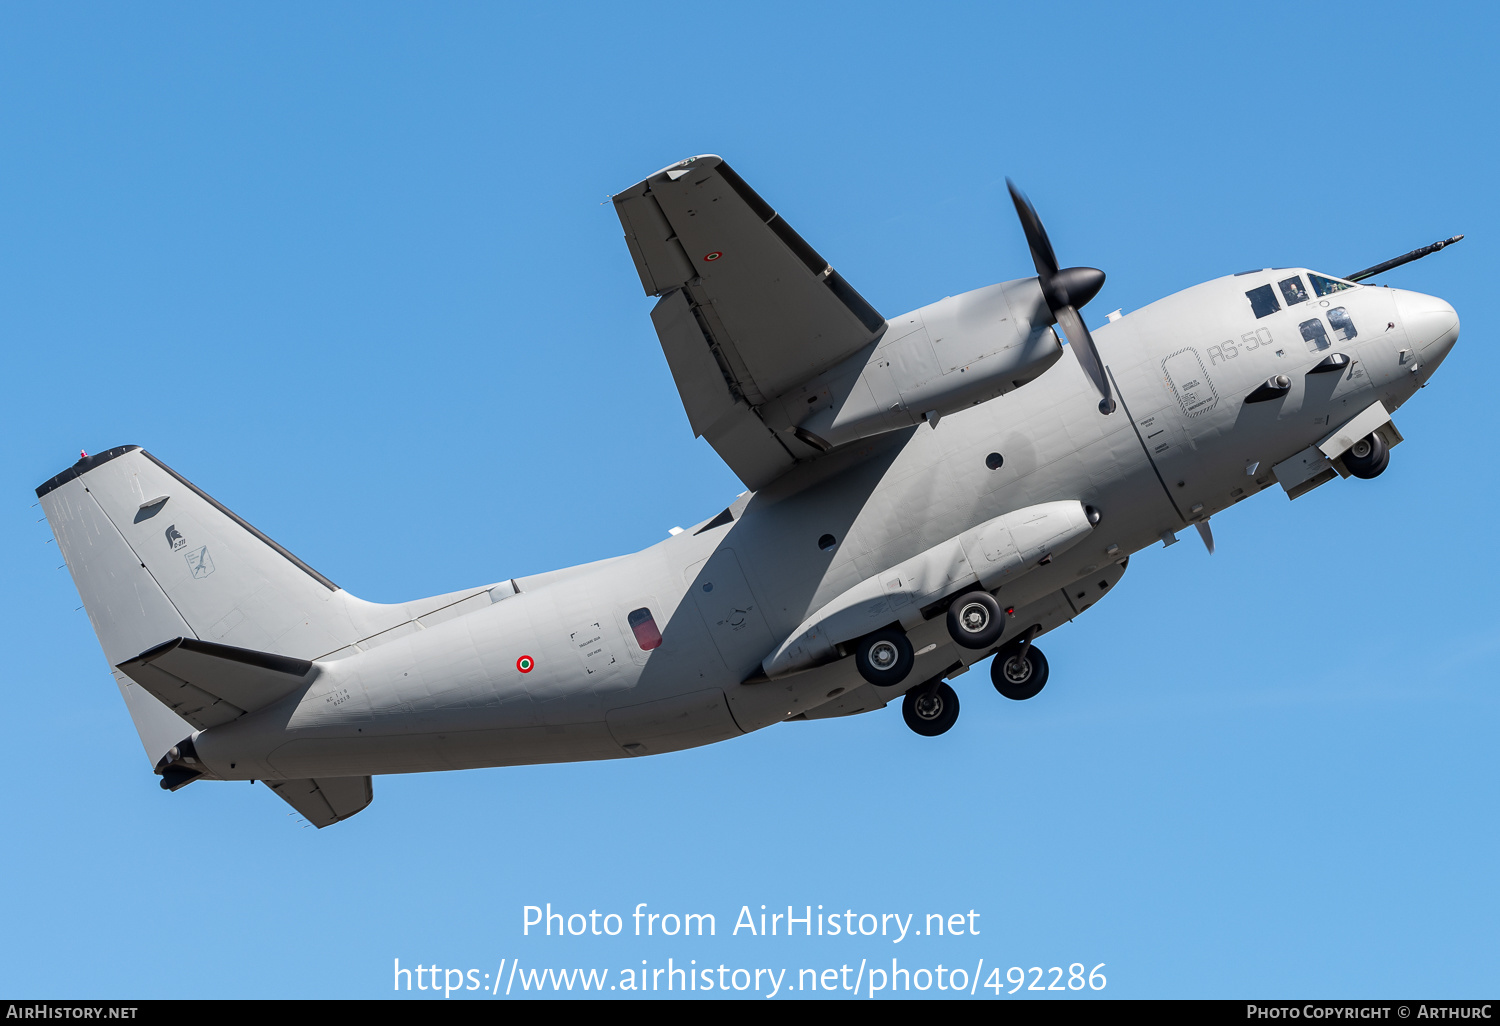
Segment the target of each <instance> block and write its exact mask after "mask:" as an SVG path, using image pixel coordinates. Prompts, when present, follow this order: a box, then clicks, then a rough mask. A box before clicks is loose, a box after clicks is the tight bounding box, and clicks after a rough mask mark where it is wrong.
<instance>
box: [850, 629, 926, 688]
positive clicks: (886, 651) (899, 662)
mask: <svg viewBox="0 0 1500 1026" xmlns="http://www.w3.org/2000/svg"><path fill="white" fill-rule="evenodd" d="M916 661H917V657H916V655H915V654H913V652H912V648H911V642H910V641H908V640H907V638H906V635H905V634H903V633H901V632H900V631H898V630H893V629H891V628H889V627H888V628H886V629H885V630H880V631H875V632H874V633H873V634H866V635H865V636H864V637H863V638H860V639H859V641H858V642H856V643H855V646H854V665H855V667H856V668H857V669H858V670H859V675H860V676H861V677H863V678H864V679H865V680H867V681H869V682H870V683H871V684H874V685H875V686H876V687H880V688H889V687H895V686H896V685H897V684H900V683H901V682H902V681H903V680H905V679H906V675H907V674H908V673H911V668H912V664H913V663H915V662H916Z"/></svg>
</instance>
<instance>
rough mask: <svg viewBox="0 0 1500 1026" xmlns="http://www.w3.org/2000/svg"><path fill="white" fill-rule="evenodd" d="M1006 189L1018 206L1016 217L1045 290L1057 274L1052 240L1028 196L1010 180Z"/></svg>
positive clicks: (1006, 183)
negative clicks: (1049, 280)
mask: <svg viewBox="0 0 1500 1026" xmlns="http://www.w3.org/2000/svg"><path fill="white" fill-rule="evenodd" d="M1005 187H1006V188H1007V189H1009V190H1010V198H1011V202H1013V203H1014V204H1015V205H1016V216H1017V217H1019V218H1020V219H1021V230H1022V231H1024V232H1025V233H1026V244H1027V245H1028V246H1030V247H1031V262H1032V263H1033V264H1035V265H1036V273H1037V277H1039V278H1041V279H1042V287H1043V288H1044V289H1045V288H1046V287H1047V279H1049V278H1051V277H1052V276H1053V275H1054V274H1056V273H1057V255H1056V254H1055V253H1053V252H1052V240H1051V239H1049V238H1047V229H1045V228H1043V227H1042V219H1041V218H1040V217H1037V216H1036V208H1035V207H1033V206H1032V205H1031V200H1029V199H1027V198H1026V194H1025V193H1024V192H1022V191H1021V190H1020V189H1017V188H1016V183H1015V182H1013V181H1011V180H1010V179H1009V178H1007V179H1006V180H1005Z"/></svg>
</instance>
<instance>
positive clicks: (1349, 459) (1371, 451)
mask: <svg viewBox="0 0 1500 1026" xmlns="http://www.w3.org/2000/svg"><path fill="white" fill-rule="evenodd" d="M1390 463H1391V450H1390V449H1388V448H1386V445H1385V439H1384V438H1381V437H1380V432H1378V431H1377V432H1375V433H1374V434H1372V435H1366V436H1365V437H1364V438H1361V439H1360V440H1359V441H1357V442H1355V443H1354V445H1353V446H1352V447H1351V448H1350V449H1349V451H1348V452H1346V453H1344V469H1345V470H1347V471H1349V473H1351V474H1353V475H1354V476H1355V477H1361V478H1365V479H1366V480H1368V479H1370V478H1372V477H1379V476H1380V475H1381V473H1382V472H1384V470H1385V468H1386V467H1388V466H1390Z"/></svg>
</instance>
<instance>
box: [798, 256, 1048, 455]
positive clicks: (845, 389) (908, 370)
mask: <svg viewBox="0 0 1500 1026" xmlns="http://www.w3.org/2000/svg"><path fill="white" fill-rule="evenodd" d="M1051 323H1052V314H1051V312H1050V311H1049V310H1048V309H1047V303H1046V301H1045V300H1044V299H1043V297H1042V290H1041V286H1039V285H1038V284H1037V280H1036V279H1035V278H1023V279H1020V280H1018V281H1008V282H1002V283H1001V284H999V285H990V286H987V287H985V288H982V289H975V290H974V291H973V292H965V293H964V294H962V295H959V296H950V297H948V298H947V299H943V300H940V301H939V302H936V303H933V304H932V305H930V306H924V307H922V308H921V309H920V310H914V311H912V312H911V313H909V314H903V315H902V316H900V317H894V318H892V319H891V321H890V328H889V330H887V331H886V333H885V334H884V335H883V336H882V337H881V338H880V339H879V340H878V341H876V342H875V343H872V344H871V346H870V347H868V348H866V349H862V350H861V351H860V352H858V353H855V354H854V355H853V356H851V357H849V358H848V359H847V360H845V361H843V362H842V363H840V364H839V365H838V366H836V367H834V368H833V369H832V370H830V371H828V372H827V373H826V374H823V375H821V376H820V377H819V378H818V379H817V380H815V381H813V382H810V383H809V384H808V385H807V386H806V387H805V388H802V389H799V390H796V391H795V392H793V393H792V394H789V395H787V396H785V397H783V398H782V400H781V401H780V402H779V404H778V405H780V407H781V410H780V411H779V412H780V416H779V417H777V418H776V419H777V420H781V421H782V422H783V423H785V424H788V425H790V426H791V427H792V430H793V433H794V434H795V435H796V436H797V437H798V438H800V439H801V440H802V441H803V442H806V443H807V444H808V445H811V446H812V447H814V448H816V449H821V450H824V451H827V450H829V449H833V448H836V447H838V446H840V445H844V444H847V443H849V442H853V441H855V440H857V439H860V438H868V437H870V436H872V435H879V434H884V433H885V432H887V431H894V430H897V429H899V428H903V427H910V426H911V425H912V424H915V423H917V422H919V421H921V420H922V419H923V418H929V419H931V418H936V417H942V416H946V415H947V414H950V413H957V412H958V411H959V410H962V409H964V408H966V407H969V406H974V405H976V404H978V403H982V402H984V401H986V400H988V399H993V398H995V397H996V396H998V395H1003V394H1004V393H1006V392H1009V391H1011V390H1012V389H1015V388H1019V387H1020V386H1021V385H1024V384H1026V383H1027V382H1028V381H1031V380H1032V379H1034V378H1036V377H1038V376H1039V375H1040V374H1041V373H1042V372H1043V371H1045V370H1046V369H1047V368H1048V367H1051V366H1052V365H1053V364H1054V363H1056V362H1057V360H1058V358H1059V357H1060V356H1061V355H1062V345H1061V343H1060V342H1059V341H1058V339H1057V335H1056V333H1055V332H1054V331H1053V330H1052V328H1051V327H1050V325H1051Z"/></svg>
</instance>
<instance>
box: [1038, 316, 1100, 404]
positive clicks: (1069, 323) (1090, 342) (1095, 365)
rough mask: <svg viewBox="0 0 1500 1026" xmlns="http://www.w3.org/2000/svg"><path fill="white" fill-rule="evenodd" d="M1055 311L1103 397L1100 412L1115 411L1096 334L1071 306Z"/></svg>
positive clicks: (1075, 351) (1058, 321) (1079, 358)
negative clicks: (1096, 346) (1097, 346)
mask: <svg viewBox="0 0 1500 1026" xmlns="http://www.w3.org/2000/svg"><path fill="white" fill-rule="evenodd" d="M1053 313H1055V314H1056V315H1057V323H1058V324H1059V325H1060V326H1061V327H1062V330H1063V332H1064V333H1065V334H1066V335H1067V336H1068V341H1069V342H1071V343H1072V344H1073V353H1074V355H1076V356H1077V357H1078V362H1079V363H1080V364H1082V365H1083V370H1084V373H1086V374H1087V375H1088V376H1089V380H1090V381H1092V382H1093V383H1094V387H1095V388H1097V389H1098V390H1099V394H1100V395H1101V396H1102V397H1103V398H1101V399H1100V400H1099V412H1100V413H1106V414H1108V413H1114V412H1115V400H1114V397H1113V396H1112V395H1110V391H1109V378H1108V377H1107V376H1106V375H1105V373H1104V361H1103V360H1101V359H1100V358H1099V350H1098V349H1097V348H1095V346H1094V336H1092V335H1090V334H1089V329H1088V328H1086V327H1084V325H1083V318H1082V317H1080V316H1078V311H1077V310H1075V309H1073V308H1072V307H1071V306H1065V307H1063V308H1062V309H1060V310H1054V311H1053Z"/></svg>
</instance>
